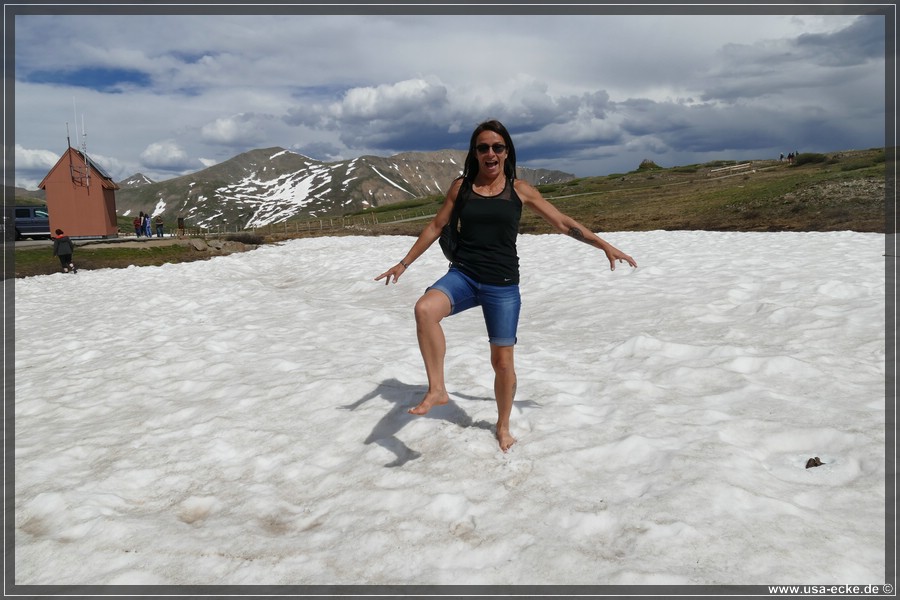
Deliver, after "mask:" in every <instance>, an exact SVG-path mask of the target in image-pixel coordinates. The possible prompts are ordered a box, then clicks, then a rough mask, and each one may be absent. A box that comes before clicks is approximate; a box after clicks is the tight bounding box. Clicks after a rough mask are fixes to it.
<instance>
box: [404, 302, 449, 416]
mask: <svg viewBox="0 0 900 600" xmlns="http://www.w3.org/2000/svg"><path fill="white" fill-rule="evenodd" d="M450 311H451V306H450V298H448V297H447V294H445V293H444V292H441V291H439V290H428V291H427V292H425V293H424V294H423V295H422V297H421V298H419V301H418V302H416V309H415V313H416V336H417V337H418V338H419V351H420V352H421V353H422V360H423V361H424V362H425V374H426V375H427V377H428V391H427V392H426V393H425V397H424V398H422V401H421V402H420V403H419V404H418V405H416V406H415V407H413V408H411V409H409V411H407V412H409V413H410V414H413V415H424V414H425V413H427V412H428V411H429V410H431V408H432V407H433V406H438V405H440V404H447V402H449V401H450V396H449V395H448V394H447V388H446V387H445V385H444V356H445V354H446V352H447V342H446V340H445V338H444V330H443V329H442V328H441V320H442V319H443V318H444V317H446V316H448V315H449V314H450Z"/></svg>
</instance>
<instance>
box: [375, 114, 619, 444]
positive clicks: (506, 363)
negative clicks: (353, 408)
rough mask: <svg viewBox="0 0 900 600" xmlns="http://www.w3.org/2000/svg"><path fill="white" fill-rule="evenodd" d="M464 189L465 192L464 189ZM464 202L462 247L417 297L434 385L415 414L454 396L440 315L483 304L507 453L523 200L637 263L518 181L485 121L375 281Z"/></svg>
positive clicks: (496, 132)
mask: <svg viewBox="0 0 900 600" xmlns="http://www.w3.org/2000/svg"><path fill="white" fill-rule="evenodd" d="M461 189H462V193H461V192H460V190H461ZM459 201H462V202H463V204H462V206H461V212H460V230H459V247H458V250H457V253H456V256H455V260H454V261H453V262H452V263H451V264H450V270H449V271H448V272H447V274H446V275H444V276H443V277H442V278H441V279H439V280H438V281H437V282H436V283H435V284H434V285H433V286H431V287H429V288H428V289H427V290H426V291H425V293H424V294H423V295H422V297H421V298H419V300H418V301H417V302H416V307H415V317H416V335H417V337H418V341H419V349H420V351H421V353H422V359H423V361H424V362H425V372H426V375H427V377H428V391H427V392H426V393H425V397H424V398H423V399H422V401H421V402H420V403H419V404H418V405H416V406H415V407H413V408H411V409H409V412H410V413H411V414H415V415H424V414H425V413H427V412H428V411H429V410H430V409H431V408H432V407H433V406H437V405H441V404H446V403H447V402H449V400H450V397H449V396H448V394H447V389H446V387H445V385H444V355H445V352H446V344H445V338H444V332H443V329H442V328H441V320H442V319H444V318H445V317H448V316H450V315H453V314H457V313H460V312H462V311H464V310H467V309H469V308H472V307H474V306H479V305H480V306H481V307H482V312H483V313H484V319H485V324H486V325H487V330H488V338H489V342H490V347H491V366H492V367H493V369H494V396H495V398H496V401H497V429H496V437H497V441H498V442H499V444H500V449H501V450H502V451H503V452H506V451H507V450H508V449H509V448H510V447H511V446H512V445H513V444H514V443H515V442H516V438H514V437H513V436H512V434H511V433H510V430H509V418H510V414H511V413H512V406H513V399H514V397H515V394H516V372H515V368H514V363H513V349H514V347H515V344H516V329H517V326H518V320H519V308H520V306H521V299H520V296H519V259H518V255H517V254H516V235H517V234H518V228H519V218H520V216H521V213H522V206H523V205H524V206H526V207H528V208H529V209H531V210H533V211H534V212H535V213H537V214H538V215H540V216H541V217H543V218H544V219H545V220H546V221H547V222H549V223H550V224H551V225H553V227H554V228H555V229H556V230H557V231H560V232H561V233H566V234H568V235H570V236H571V237H573V238H575V239H576V240H579V241H582V242H584V243H586V244H590V245H591V246H594V247H595V248H598V249H600V250H603V252H604V253H605V254H606V257H607V259H608V260H609V265H610V269H615V268H616V262H617V261H618V262H623V261H624V262H627V263H628V264H630V265H631V266H632V267H636V266H637V263H635V261H634V259H633V258H631V257H630V256H628V255H627V254H625V253H624V252H622V251H620V250H618V249H616V248H615V247H613V246H612V245H611V244H609V243H608V242H606V241H604V240H602V239H600V238H599V237H597V236H596V235H594V234H593V233H591V231H590V230H588V229H587V228H586V227H584V226H582V225H581V224H580V223H578V222H577V221H576V220H575V219H572V218H571V217H568V216H566V215H564V214H563V213H561V212H560V211H559V210H558V209H557V208H556V207H555V206H553V205H552V204H550V203H549V202H548V201H547V200H545V199H544V198H543V196H541V194H540V192H538V191H537V189H535V188H534V186H532V185H530V184H529V183H527V182H525V181H522V180H520V179H516V150H515V147H514V146H513V142H512V138H511V137H510V135H509V132H508V131H507V130H506V128H505V127H504V126H503V125H502V124H501V123H500V122H499V121H494V120H492V121H486V122H484V123H481V124H480V125H479V126H478V127H476V128H475V131H474V132H472V137H471V139H470V141H469V153H468V156H467V157H466V164H465V167H464V169H463V174H462V176H461V177H460V178H458V179H456V180H454V181H453V183H451V184H450V189H449V190H448V192H447V198H446V200H445V201H444V204H443V206H441V209H440V210H439V211H438V213H437V215H435V217H434V219H432V221H431V222H430V223H429V224H428V225H427V226H426V227H425V229H423V230H422V232H421V233H420V234H419V237H418V238H417V239H416V241H415V243H414V244H413V246H412V248H410V250H409V252H407V254H406V256H404V257H403V259H402V260H401V261H400V262H399V263H397V264H396V265H395V266H393V267H391V268H390V269H388V270H387V271H385V272H384V273H382V274H381V275H379V276H378V277H376V278H375V281H378V280H380V279H385V284H388V283H390V282H391V281H393V282H394V283H396V282H397V280H398V279H399V278H400V276H401V275H402V274H403V273H404V272H405V271H406V270H407V269H408V268H409V267H410V265H411V264H412V263H413V262H414V261H415V260H416V259H417V258H419V256H421V255H422V254H423V253H424V252H425V251H426V250H427V249H428V248H429V247H430V246H431V245H432V244H433V243H434V241H435V240H436V239H438V238H439V237H440V235H441V229H442V228H443V227H444V225H446V224H447V223H448V222H449V221H450V215H451V212H452V211H453V207H454V206H455V204H456V202H459Z"/></svg>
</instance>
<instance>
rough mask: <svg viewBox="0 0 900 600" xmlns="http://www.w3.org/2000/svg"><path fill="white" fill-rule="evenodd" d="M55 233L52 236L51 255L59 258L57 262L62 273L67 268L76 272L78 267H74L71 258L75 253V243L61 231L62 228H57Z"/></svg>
mask: <svg viewBox="0 0 900 600" xmlns="http://www.w3.org/2000/svg"><path fill="white" fill-rule="evenodd" d="M55 233H56V235H55V236H54V237H53V256H56V257H58V258H59V264H60V266H61V267H62V271H63V273H68V272H69V269H72V273H77V272H78V269H76V268H75V263H74V262H73V260H72V257H73V256H74V254H75V244H74V243H72V240H71V239H69V236H67V235H66V234H65V233H63V230H62V229H57V230H56V231H55Z"/></svg>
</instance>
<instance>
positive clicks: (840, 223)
mask: <svg viewBox="0 0 900 600" xmlns="http://www.w3.org/2000/svg"><path fill="white" fill-rule="evenodd" d="M742 163H743V161H713V162H710V163H706V164H702V165H683V166H676V167H671V168H658V167H657V168H652V169H647V168H644V169H638V170H636V171H632V172H630V173H616V174H612V175H607V176H602V177H583V178H578V179H574V180H572V181H568V182H565V183H557V184H551V185H541V186H538V189H539V190H540V192H541V194H542V195H543V196H544V197H545V198H547V200H548V201H550V202H551V203H553V204H554V205H556V206H557V207H558V208H559V209H560V210H561V211H562V212H564V213H566V214H568V215H570V216H572V217H573V218H575V219H576V220H578V221H579V222H581V223H582V224H583V225H585V226H586V227H588V228H590V229H591V230H592V231H598V232H603V231H652V230H679V229H681V230H712V231H860V232H879V233H884V232H885V230H886V211H885V191H884V190H885V153H884V151H883V150H882V149H879V148H873V149H869V150H858V151H848V152H840V153H832V154H828V155H825V154H801V155H799V156H798V159H797V161H796V163H795V164H794V165H788V164H787V163H779V162H778V161H754V162H753V164H752V166H751V168H750V169H748V170H746V171H740V172H735V173H734V174H732V175H730V176H727V177H725V176H722V173H723V172H721V171H720V172H712V169H717V168H720V167H728V166H733V165H738V164H742ZM442 202H443V197H441V196H429V197H425V198H417V199H413V200H409V201H406V202H402V203H398V204H390V205H387V206H381V207H377V208H374V209H370V210H367V211H365V212H364V213H356V214H353V215H344V217H345V219H346V220H348V221H353V220H354V218H359V219H360V222H361V223H362V224H361V225H352V226H349V227H347V226H344V227H334V228H324V229H319V227H318V226H314V227H309V228H307V229H306V230H303V228H298V229H297V230H295V231H294V232H292V233H285V234H275V233H272V234H266V233H265V232H264V231H262V230H260V231H255V232H246V233H244V234H232V235H230V236H229V237H230V238H232V239H238V240H239V241H245V242H248V243H254V244H255V243H271V242H275V241H279V240H283V239H286V238H296V237H321V236H336V235H409V236H415V235H418V234H419V232H420V231H421V230H422V227H423V226H424V225H425V223H426V222H427V217H428V216H429V215H433V214H435V213H436V212H437V211H438V209H439V208H440V206H441V203H442ZM423 217H424V218H423ZM338 220H340V219H338ZM375 220H377V224H375V222H374V221H375ZM119 221H120V226H121V228H122V231H124V232H130V231H131V230H132V229H133V228H132V227H131V225H130V219H127V218H120V219H119ZM304 222H305V221H302V220H298V221H292V222H291V223H304ZM166 230H167V231H172V230H171V229H170V227H169V225H168V224H167V226H166ZM520 231H521V232H522V233H550V232H551V228H550V226H549V225H548V224H547V223H546V222H545V221H543V220H542V219H540V218H539V217H537V216H536V215H534V213H532V212H531V211H528V210H525V211H523V213H522V221H521V225H520ZM75 256H76V264H77V265H78V267H79V268H82V269H96V268H119V267H128V266H130V265H136V266H142V265H160V264H164V263H167V262H185V261H190V260H203V259H206V258H208V257H209V256H210V255H209V254H208V253H204V252H198V251H196V250H192V249H191V248H188V247H184V246H180V245H172V246H157V247H147V248H116V247H109V248H106V247H94V248H91V249H90V250H88V249H82V248H76V255H75ZM58 269H59V263H58V261H57V260H56V259H55V258H54V257H53V256H52V255H51V252H50V250H49V248H47V247H43V248H17V249H16V251H15V276H16V277H23V276H27V275H38V274H46V273H55V272H57V271H58Z"/></svg>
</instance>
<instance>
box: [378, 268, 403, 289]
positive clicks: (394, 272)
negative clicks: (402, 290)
mask: <svg viewBox="0 0 900 600" xmlns="http://www.w3.org/2000/svg"><path fill="white" fill-rule="evenodd" d="M405 272H406V267H405V266H404V265H403V263H397V264H396V265H394V266H393V267H391V268H390V269H388V270H387V271H385V272H384V273H382V274H381V275H379V276H378V277H376V278H375V281H379V280H381V279H384V285H387V284H389V283H390V282H391V277H393V278H394V283H397V280H398V279H400V276H401V275H403V273H405ZM385 278H386V279H385Z"/></svg>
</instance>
